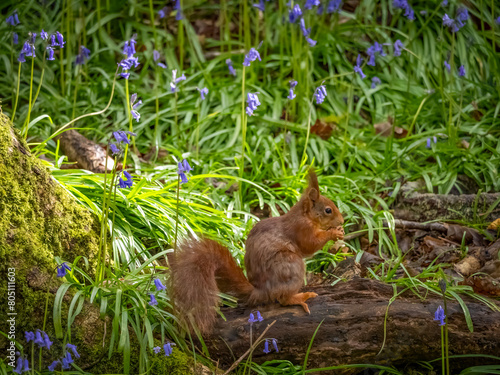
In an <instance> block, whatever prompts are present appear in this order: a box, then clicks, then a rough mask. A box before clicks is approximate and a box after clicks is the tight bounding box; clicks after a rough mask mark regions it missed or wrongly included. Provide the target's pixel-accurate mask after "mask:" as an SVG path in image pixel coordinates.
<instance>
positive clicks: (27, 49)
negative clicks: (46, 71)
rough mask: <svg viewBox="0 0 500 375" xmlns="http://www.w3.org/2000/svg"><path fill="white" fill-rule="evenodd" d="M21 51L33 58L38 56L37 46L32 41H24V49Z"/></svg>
mask: <svg viewBox="0 0 500 375" xmlns="http://www.w3.org/2000/svg"><path fill="white" fill-rule="evenodd" d="M21 52H22V53H23V54H24V55H25V56H31V57H33V58H35V57H36V54H35V46H34V45H33V44H31V43H30V42H28V41H26V42H24V45H23V49H22V50H21Z"/></svg>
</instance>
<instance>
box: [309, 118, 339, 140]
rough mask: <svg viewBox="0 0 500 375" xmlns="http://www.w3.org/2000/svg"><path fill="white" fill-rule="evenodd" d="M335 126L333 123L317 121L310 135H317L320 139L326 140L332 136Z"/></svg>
mask: <svg viewBox="0 0 500 375" xmlns="http://www.w3.org/2000/svg"><path fill="white" fill-rule="evenodd" d="M335 125H336V124H335V123H333V122H326V121H323V120H320V119H317V120H316V122H315V124H314V125H313V126H312V127H311V133H312V134H316V135H318V136H319V137H320V138H321V139H325V140H326V139H328V138H330V136H331V135H332V132H333V130H334V129H335V127H336V126H335Z"/></svg>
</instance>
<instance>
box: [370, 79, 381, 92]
mask: <svg viewBox="0 0 500 375" xmlns="http://www.w3.org/2000/svg"><path fill="white" fill-rule="evenodd" d="M381 83H382V82H381V81H380V78H378V77H373V78H372V89H374V88H375V87H377V86H378V85H380V84H381Z"/></svg>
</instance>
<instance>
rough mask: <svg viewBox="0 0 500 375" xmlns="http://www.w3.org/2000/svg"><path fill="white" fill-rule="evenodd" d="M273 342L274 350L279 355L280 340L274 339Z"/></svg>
mask: <svg viewBox="0 0 500 375" xmlns="http://www.w3.org/2000/svg"><path fill="white" fill-rule="evenodd" d="M271 341H272V343H273V346H274V350H276V353H279V350H278V340H276V339H272V340H271Z"/></svg>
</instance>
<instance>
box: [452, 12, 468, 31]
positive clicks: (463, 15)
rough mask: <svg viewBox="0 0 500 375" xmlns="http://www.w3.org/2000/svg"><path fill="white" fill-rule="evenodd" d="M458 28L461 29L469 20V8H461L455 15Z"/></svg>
mask: <svg viewBox="0 0 500 375" xmlns="http://www.w3.org/2000/svg"><path fill="white" fill-rule="evenodd" d="M455 19H456V22H457V26H458V28H459V29H461V28H462V27H464V26H465V22H466V21H467V20H468V19H469V12H468V11H467V8H464V7H459V8H458V9H457V13H456V15H455Z"/></svg>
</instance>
